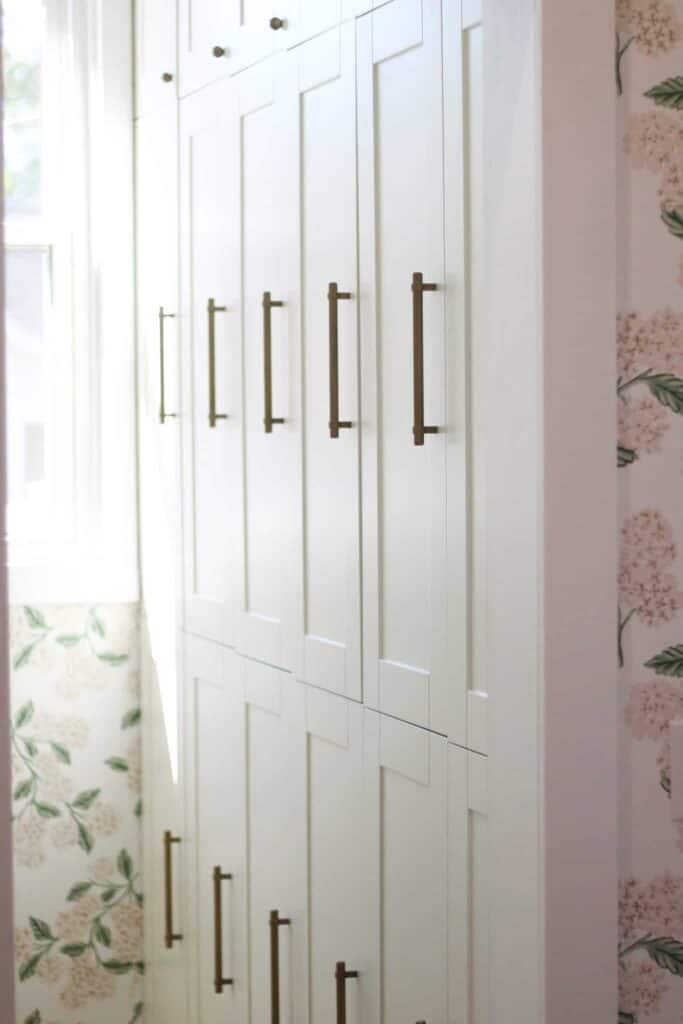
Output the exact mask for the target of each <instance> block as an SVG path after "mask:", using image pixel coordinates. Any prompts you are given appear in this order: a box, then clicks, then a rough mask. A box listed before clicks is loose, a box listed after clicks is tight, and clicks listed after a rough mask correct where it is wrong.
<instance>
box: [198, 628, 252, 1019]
mask: <svg viewBox="0 0 683 1024" xmlns="http://www.w3.org/2000/svg"><path fill="white" fill-rule="evenodd" d="M185 664H186V668H185V691H186V693H185V733H186V751H185V757H186V764H187V780H188V781H187V809H188V813H187V823H188V829H187V831H188V834H187V862H188V884H187V892H188V909H187V916H188V919H189V920H190V922H191V931H190V933H189V935H188V940H189V943H190V949H191V957H192V970H191V986H190V999H191V1006H192V1018H191V1019H192V1020H193V1021H195V1022H196V1024H241V1022H244V1021H246V1012H247V1005H248V1003H247V1001H248V976H247V941H246V940H247V929H246V923H247V922H246V892H247V865H246V844H245V827H246V825H245V803H244V780H245V750H244V741H245V733H244V724H243V717H244V710H243V708H244V705H243V687H242V685H241V679H240V668H241V666H240V665H239V663H238V659H237V657H236V655H235V654H234V653H233V652H232V651H228V650H225V649H224V648H222V647H219V646H218V645H215V644H213V643H211V642H209V641H206V640H201V639H199V638H197V637H187V638H186V662H185ZM216 868H220V874H221V875H223V876H225V875H230V876H231V877H229V878H227V877H223V878H221V879H220V884H219V885H217V884H216V883H215V882H214V871H215V869H216ZM217 908H218V909H219V913H220V925H221V927H220V929H219V935H220V944H221V945H220V946H219V954H218V955H219V959H220V964H221V966H222V971H221V973H220V977H221V978H222V979H225V980H226V981H227V980H228V979H229V980H230V982H231V983H230V984H227V983H226V984H224V985H223V987H222V990H221V991H216V977H217V971H216V969H217V962H216V956H217V952H216V942H217V935H216V932H215V927H214V925H215V921H216V909H217ZM219 987H220V986H219Z"/></svg>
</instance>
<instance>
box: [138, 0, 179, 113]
mask: <svg viewBox="0 0 683 1024" xmlns="http://www.w3.org/2000/svg"><path fill="white" fill-rule="evenodd" d="M177 32H178V23H177V17H176V4H175V0H137V2H136V4H135V104H136V112H137V115H138V117H140V116H141V115H143V114H149V113H151V112H152V111H155V110H158V109H159V108H160V107H163V106H168V105H170V106H173V105H174V103H175V100H176V89H177V79H178V75H177V67H176V64H177V54H176V49H177Z"/></svg>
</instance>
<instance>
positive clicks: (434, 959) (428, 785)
mask: <svg viewBox="0 0 683 1024" xmlns="http://www.w3.org/2000/svg"><path fill="white" fill-rule="evenodd" d="M365 748H366V753H365V766H366V768H365V770H366V780H367V781H366V800H367V808H368V809H367V815H368V817H367V822H368V825H367V828H368V834H369V836H370V840H371V845H372V854H371V860H370V863H369V867H368V871H369V872H370V874H371V876H372V877H374V881H373V887H374V892H375V894H376V898H375V901H374V903H373V904H372V905H371V906H370V905H369V906H368V916H367V920H368V927H369V931H370V936H371V942H372V949H373V955H372V960H371V963H372V968H371V971H370V973H369V976H368V978H367V979H366V994H367V998H368V1000H369V1001H370V1002H371V1005H370V1006H369V1007H368V1016H367V1018H363V1019H368V1020H379V1021H380V1022H381V1024H393V1022H395V1021H399V1022H405V1024H413V1022H415V1021H430V1022H432V1021H433V1022H435V1024H436V1022H441V1021H446V1020H447V993H448V949H447V946H448V934H447V916H448V915H447V898H448V885H447V859H448V850H447V842H448V835H447V833H448V759H447V757H448V754H447V743H446V740H445V739H443V738H442V737H440V736H436V735H434V734H433V733H429V732H427V731H426V730H423V729H418V728H416V727H414V726H411V725H408V724H406V723H405V722H399V721H398V720H396V719H394V718H389V717H386V716H384V715H378V714H376V713H375V712H373V711H367V710H366V711H365ZM353 1024H356V1022H355V1021H354V1022H353Z"/></svg>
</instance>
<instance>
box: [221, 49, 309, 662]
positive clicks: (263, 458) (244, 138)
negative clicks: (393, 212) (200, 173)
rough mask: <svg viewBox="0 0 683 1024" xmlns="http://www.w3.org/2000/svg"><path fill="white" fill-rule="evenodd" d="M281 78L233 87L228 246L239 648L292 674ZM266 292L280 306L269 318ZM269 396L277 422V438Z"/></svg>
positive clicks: (289, 260)
mask: <svg viewBox="0 0 683 1024" xmlns="http://www.w3.org/2000/svg"><path fill="white" fill-rule="evenodd" d="M281 74H282V67H281V62H280V60H279V59H273V60H272V61H268V62H266V63H265V64H261V65H259V66H258V67H257V68H252V69H250V70H248V71H245V72H244V74H243V75H240V76H239V77H238V78H236V79H234V82H235V86H236V89H235V97H234V99H235V102H234V103H233V107H232V114H231V118H232V131H231V139H232V145H233V162H234V167H235V176H236V177H237V180H238V182H239V183H240V184H239V185H238V187H236V188H235V189H234V191H233V192H232V193H231V196H232V208H231V212H232V216H231V218H230V224H231V227H230V228H229V238H230V245H231V248H232V251H233V254H234V260H233V262H234V263H239V266H240V277H239V278H238V279H237V281H238V288H239V295H240V301H241V324H242V346H243V366H244V371H243V388H244V392H243V403H244V405H243V418H242V430H243V460H244V473H243V478H242V480H241V483H240V489H239V490H236V491H235V492H234V494H233V498H232V500H233V501H234V502H235V501H236V499H238V500H239V499H241V502H242V514H243V521H244V527H245V542H244V546H243V548H242V550H241V552H240V554H241V558H242V564H241V566H240V569H239V572H238V574H237V575H236V579H238V580H239V581H240V585H241V587H242V594H241V616H240V626H239V632H238V638H237V644H238V649H239V651H240V653H242V654H245V655H248V656H249V657H252V658H257V659H259V660H261V661H264V662H267V663H268V664H271V665H274V666H277V667H282V668H290V667H291V662H292V655H291V640H290V638H291V634H292V625H291V622H290V619H291V616H292V614H293V599H292V592H293V588H294V584H295V572H296V570H295V568H294V564H293V559H295V558H296V551H297V550H298V544H297V540H296V524H295V519H294V516H295V507H296V504H297V503H296V491H297V486H296V479H295V473H296V471H297V470H296V467H297V465H298V463H299V459H298V449H297V445H298V436H299V429H300V428H299V417H298V412H297V408H298V401H299V398H298V393H299V385H298V375H299V366H298V345H297V322H298V319H297V318H298V293H297V288H296V283H297V282H296V242H295V229H296V219H295V218H296V213H295V210H294V208H293V204H292V201H291V198H292V197H291V181H290V180H288V176H290V178H291V176H293V175H294V173H295V172H294V168H295V166H296V156H295V153H296V138H295V137H290V136H288V134H287V132H286V131H285V127H286V123H287V117H286V113H285V107H286V102H287V96H286V94H285V92H284V91H283V89H282V88H281ZM266 293H268V294H269V296H270V299H271V300H272V301H273V302H276V303H279V304H280V305H276V306H272V307H271V308H270V309H269V310H266V309H265V308H264V301H265V295H266ZM266 315H267V317H268V325H269V329H270V344H269V353H270V357H271V360H270V365H268V363H267V353H266V320H265V317H266ZM267 388H268V389H269V393H270V396H271V402H272V406H271V412H272V417H273V420H274V422H273V423H272V426H271V429H270V430H269V431H268V430H267V429H266V415H267V409H266V389H267ZM278 421H279V422H278Z"/></svg>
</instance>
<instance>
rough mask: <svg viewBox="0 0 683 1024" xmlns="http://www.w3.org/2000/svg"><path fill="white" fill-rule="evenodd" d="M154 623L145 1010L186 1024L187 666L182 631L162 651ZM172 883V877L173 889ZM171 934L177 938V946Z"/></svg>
mask: <svg viewBox="0 0 683 1024" xmlns="http://www.w3.org/2000/svg"><path fill="white" fill-rule="evenodd" d="M147 625H148V623H147V620H146V619H143V622H142V629H141V675H142V729H143V736H142V755H143V761H142V782H143V793H142V801H143V810H144V813H143V815H142V819H141V820H142V830H143V852H144V877H145V903H144V911H145V922H144V936H145V1010H146V1013H147V1014H148V1017H149V1019H150V1020H153V1021H163V1020H172V1021H174V1024H186V1022H188V1021H189V1020H190V1019H191V1018H190V1017H188V1003H187V1000H188V983H189V933H188V928H189V922H188V920H187V917H186V914H185V906H184V901H183V898H182V897H183V892H184V887H183V882H182V876H183V871H184V863H185V857H186V853H187V842H186V841H187V833H186V829H185V817H184V806H185V805H184V792H183V785H184V775H183V760H182V739H183V737H182V730H181V727H180V723H181V722H182V688H181V679H182V671H181V670H182V664H181V661H180V651H176V638H177V636H178V634H176V636H174V635H173V634H172V633H171V634H167V636H170V650H164V649H162V650H160V649H159V648H158V646H155V644H154V643H153V641H152V638H151V636H150V632H149V630H148V628H147ZM167 643H168V640H167ZM176 655H177V656H178V657H177V660H176ZM166 833H170V835H171V836H172V837H174V838H175V839H177V840H179V842H175V843H173V844H172V845H171V846H170V851H169V852H170V861H167V859H166V843H165V841H164V836H165V834H166ZM169 870H170V873H171V874H170V878H169V876H168V871H169ZM167 881H169V882H170V890H169V892H168V894H167V889H166V883H167ZM169 896H170V902H169V899H168V897H169ZM169 913H170V918H169ZM169 932H171V933H172V934H173V935H174V936H176V937H174V938H173V939H172V940H171V941H170V943H169V938H168V933H169ZM177 936H181V938H177Z"/></svg>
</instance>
